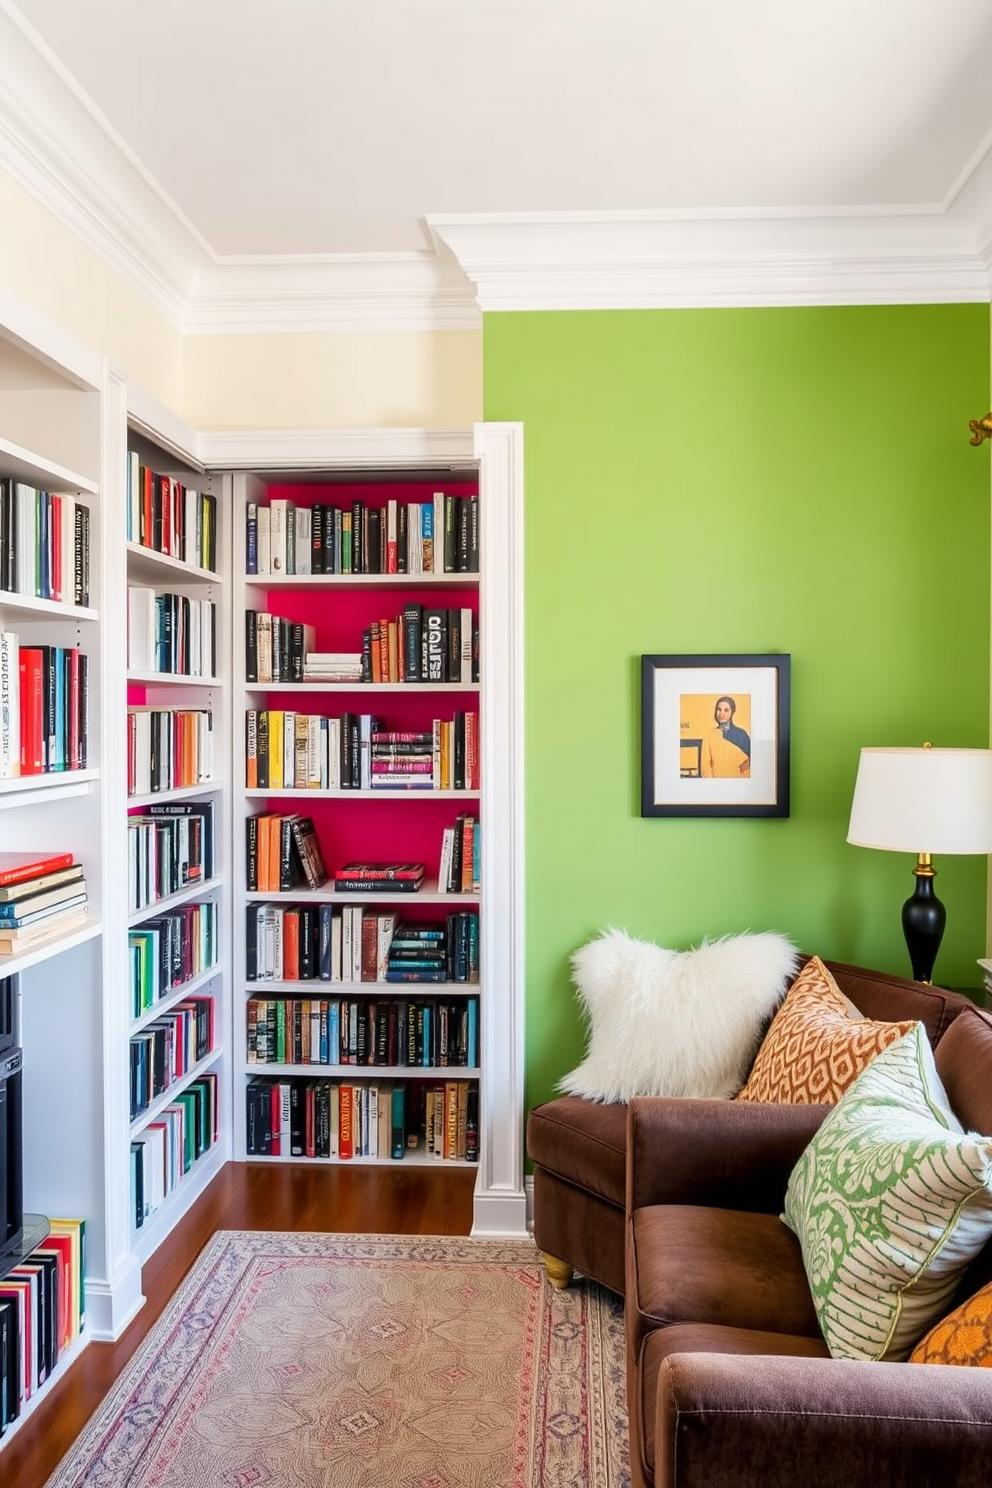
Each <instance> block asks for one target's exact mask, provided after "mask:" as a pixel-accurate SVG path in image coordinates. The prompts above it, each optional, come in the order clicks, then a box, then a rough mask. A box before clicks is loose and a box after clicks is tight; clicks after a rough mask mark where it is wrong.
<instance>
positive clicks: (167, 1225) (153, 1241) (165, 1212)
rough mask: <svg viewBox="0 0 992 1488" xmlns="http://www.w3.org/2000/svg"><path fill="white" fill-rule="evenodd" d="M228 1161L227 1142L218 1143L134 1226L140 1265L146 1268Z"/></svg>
mask: <svg viewBox="0 0 992 1488" xmlns="http://www.w3.org/2000/svg"><path fill="white" fill-rule="evenodd" d="M226 1161H227V1151H226V1148H225V1146H224V1143H223V1142H222V1141H217V1142H215V1143H214V1144H213V1146H211V1147H208V1148H207V1149H206V1151H205V1152H202V1153H201V1154H200V1156H199V1157H198V1158H197V1159H196V1161H195V1162H194V1163H193V1166H192V1167H191V1168H190V1170H189V1172H188V1173H184V1174H183V1175H182V1177H181V1178H180V1180H179V1182H178V1183H177V1184H176V1186H175V1188H173V1189H172V1190H171V1191H170V1192H169V1193H167V1194H166V1196H165V1198H164V1200H163V1201H162V1203H161V1204H160V1205H159V1207H158V1208H157V1209H155V1210H153V1212H152V1213H151V1214H149V1215H148V1216H147V1218H146V1219H145V1222H144V1224H143V1225H141V1227H140V1228H139V1229H136V1228H135V1227H134V1224H133V1223H132V1225H131V1232H130V1248H131V1252H132V1254H133V1255H134V1257H135V1260H136V1261H137V1263H138V1264H139V1265H143V1264H144V1262H145V1261H147V1259H148V1257H149V1256H150V1255H153V1254H154V1252H155V1251H156V1250H157V1249H158V1247H159V1246H160V1245H161V1243H162V1241H163V1240H164V1239H165V1238H166V1236H167V1235H168V1234H169V1233H170V1232H171V1231H172V1230H173V1229H174V1228H175V1226H176V1225H177V1224H178V1223H179V1221H180V1219H182V1217H183V1215H184V1214H185V1213H186V1211H187V1209H189V1207H190V1205H191V1204H192V1203H193V1201H194V1200H195V1199H196V1198H198V1197H199V1195H200V1194H201V1193H203V1191H204V1189H206V1188H207V1187H208V1185H209V1184H210V1183H211V1181H212V1180H213V1179H214V1178H215V1177H216V1176H217V1174H218V1173H219V1172H220V1169H221V1168H222V1167H223V1165H224V1163H225V1162H226Z"/></svg>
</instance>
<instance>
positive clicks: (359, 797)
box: [245, 785, 482, 804]
mask: <svg viewBox="0 0 992 1488" xmlns="http://www.w3.org/2000/svg"><path fill="white" fill-rule="evenodd" d="M481 794H482V793H481V791H477V790H428V789H427V788H426V787H423V788H420V789H416V788H411V789H410V790H403V789H402V788H397V789H395V790H385V789H383V790H320V789H318V788H317V787H312V788H307V787H305V786H302V785H301V786H294V787H293V789H292V790H287V789H286V788H285V787H284V788H283V789H282V790H259V789H257V788H253V789H252V790H246V791H245V797H246V799H247V800H256V801H266V800H269V801H284V800H285V801H405V802H408V803H410V804H412V803H413V802H414V801H425V800H426V801H438V800H441V801H478V800H479V799H480V797H481Z"/></svg>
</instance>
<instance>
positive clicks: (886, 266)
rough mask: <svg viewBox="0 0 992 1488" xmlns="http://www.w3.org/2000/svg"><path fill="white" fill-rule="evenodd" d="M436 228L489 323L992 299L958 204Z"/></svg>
mask: <svg viewBox="0 0 992 1488" xmlns="http://www.w3.org/2000/svg"><path fill="white" fill-rule="evenodd" d="M990 215H992V214H990ZM427 223H428V226H429V228H430V231H431V233H432V234H433V236H434V237H435V239H436V240H437V241H438V242H439V243H441V244H443V245H444V246H445V247H446V248H447V249H448V250H449V251H450V252H451V253H452V254H453V256H454V257H455V258H456V259H457V260H458V262H459V263H460V264H461V266H462V268H463V269H464V271H465V273H466V274H467V275H468V277H469V279H470V280H471V281H472V283H473V284H474V285H475V287H476V292H477V297H478V301H479V305H480V308H481V309H482V310H483V312H486V311H493V310H593V309H596V310H615V309H622V310H626V309H669V308H705V307H726V306H773V305H834V304H847V305H858V304H865V305H872V304H891V303H905V304H915V303H940V302H946V301H954V302H961V301H979V302H988V300H989V298H990V277H989V263H988V257H987V254H986V253H985V252H983V251H982V249H981V248H980V246H979V243H978V240H977V238H976V234H975V232H974V230H973V227H972V225H971V222H970V220H969V218H968V217H966V215H965V213H964V211H963V210H960V209H958V207H957V204H955V208H954V209H952V210H950V211H947V212H942V211H940V210H935V211H933V212H930V211H927V212H922V211H921V212H899V213H896V212H893V213H888V212H886V213H881V212H878V213H870V212H865V213H864V214H861V215H858V214H856V213H853V212H843V213H836V214H829V213H822V212H818V213H810V214H807V215H799V214H794V215H786V214H778V215H775V214H768V213H762V214H755V215H753V216H744V215H735V216H728V215H725V216H720V215H718V214H706V215H705V216H703V215H697V216H695V217H692V216H689V215H687V214H681V213H678V214H677V213H663V212H643V213H620V214H599V213H592V214H588V215H586V216H579V215H578V214H574V213H568V214H557V213H549V214H545V215H537V214H526V215H521V216H508V215H505V214H501V215H499V216H495V215H479V214H473V215H465V216H457V215H444V216H439V215H431V216H429V217H428V218H427Z"/></svg>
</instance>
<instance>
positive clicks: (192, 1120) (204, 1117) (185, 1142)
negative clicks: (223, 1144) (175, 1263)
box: [131, 1070, 218, 1229]
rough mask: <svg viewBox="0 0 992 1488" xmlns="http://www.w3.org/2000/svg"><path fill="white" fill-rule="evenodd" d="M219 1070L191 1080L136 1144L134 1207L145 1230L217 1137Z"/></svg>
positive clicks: (143, 1130) (137, 1221) (133, 1149)
mask: <svg viewBox="0 0 992 1488" xmlns="http://www.w3.org/2000/svg"><path fill="white" fill-rule="evenodd" d="M217 1096H218V1091H217V1075H216V1073H215V1072H214V1071H213V1070H210V1071H208V1072H207V1073H206V1074H204V1075H201V1076H200V1077H199V1078H198V1079H196V1080H193V1081H191V1082H190V1084H189V1085H187V1086H186V1088H185V1090H181V1091H180V1092H179V1093H178V1095H176V1097H175V1099H174V1100H172V1101H170V1103H169V1104H168V1105H167V1106H165V1107H164V1109H163V1110H161V1111H159V1112H158V1113H157V1115H156V1117H155V1119H154V1120H153V1121H149V1122H148V1123H147V1124H146V1125H145V1126H143V1127H142V1128H141V1131H140V1132H139V1133H138V1135H137V1136H136V1137H135V1138H134V1140H133V1141H132V1143H131V1212H132V1215H133V1218H134V1224H135V1228H136V1229H140V1228H141V1226H142V1225H143V1224H144V1223H145V1221H146V1220H147V1219H149V1218H150V1216H151V1215H153V1214H154V1212H155V1210H156V1209H158V1208H159V1207H160V1206H161V1205H162V1204H164V1202H165V1200H166V1199H167V1198H168V1196H169V1194H170V1193H171V1192H172V1191H173V1189H174V1188H175V1187H176V1186H177V1185H178V1184H179V1182H180V1181H181V1180H182V1178H183V1177H184V1175H185V1174H186V1173H188V1172H189V1171H190V1169H191V1168H192V1166H193V1164H194V1163H195V1162H196V1160H197V1158H199V1157H202V1156H203V1154H204V1153H205V1152H206V1151H207V1150H208V1149H209V1148H210V1147H212V1146H213V1145H214V1143H215V1142H216V1141H217V1133H218V1128H217V1121H218V1099H217Z"/></svg>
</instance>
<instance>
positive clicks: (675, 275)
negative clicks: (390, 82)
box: [0, 0, 992, 335]
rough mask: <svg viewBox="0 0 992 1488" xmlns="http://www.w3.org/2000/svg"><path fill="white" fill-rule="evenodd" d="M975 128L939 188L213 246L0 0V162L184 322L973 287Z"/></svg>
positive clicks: (443, 219) (978, 225)
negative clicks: (334, 241)
mask: <svg viewBox="0 0 992 1488" xmlns="http://www.w3.org/2000/svg"><path fill="white" fill-rule="evenodd" d="M985 143H986V142H983V145H982V147H980V148H979V149H978V150H977V151H976V154H975V156H974V157H973V158H972V160H970V161H969V162H968V163H967V166H966V168H965V169H964V170H963V171H962V173H961V175H960V176H959V177H958V179H957V180H956V181H955V182H954V183H953V185H952V187H951V189H950V191H949V192H948V193H947V194H946V196H945V198H944V200H943V201H939V202H931V203H922V204H911V205H902V206H886V207H883V206H872V205H868V206H864V207H845V208H839V209H832V210H826V209H820V210H818V209H815V208H813V209H809V210H808V211H803V212H790V211H786V210H784V209H783V210H768V209H740V210H736V211H715V210H711V211H669V212H653V213H652V212H614V213H602V212H598V213H597V212H586V213H581V212H572V213H557V214H540V213H525V214H498V215H494V214H467V215H461V214H455V215H446V214H436V215H429V216H428V217H426V218H425V224H426V226H427V228H428V230H429V233H430V236H431V238H432V240H433V247H434V250H435V251H434V252H431V251H427V252H410V253H379V254H368V255H362V254H326V255H316V254H315V255H286V256H270V257H265V256H242V257H235V256H223V255H220V254H218V253H216V252H215V251H214V249H213V248H212V247H211V246H210V244H208V243H207V242H206V241H205V240H204V239H203V237H202V235H201V234H200V233H199V232H198V231H197V230H196V228H195V227H194V226H193V224H192V223H191V222H190V221H189V220H188V219H187V218H186V217H185V215H184V214H183V212H182V211H181V210H180V208H179V207H178V206H177V204H176V203H175V202H174V201H173V200H172V199H171V198H170V197H169V196H168V194H167V193H166V192H165V191H164V190H163V189H162V187H161V186H160V185H159V183H158V182H157V181H156V180H155V179H154V177H153V176H152V175H151V174H150V172H149V171H148V170H147V168H146V167H145V166H144V165H143V163H142V162H141V161H140V160H139V159H138V158H137V157H136V156H135V155H134V153H133V152H132V151H131V150H130V149H129V147H128V146H127V145H126V143H125V142H124V140H123V139H122V138H121V137H120V136H119V135H118V134H117V132H116V131H115V130H114V129H113V128H112V126H111V125H110V123H109V122H108V120H107V119H106V118H105V117H104V116H103V115H102V114H101V113H100V111H99V110H98V109H97V108H96V107H95V106H94V104H93V103H92V101H91V100H90V99H89V98H88V97H87V95H86V94H85V93H84V92H83V90H82V89H81V88H80V86H79V84H78V83H77V82H76V81H75V79H74V78H73V77H72V76H71V75H70V74H69V73H68V72H67V71H66V69H65V68H64V67H63V66H62V64H61V63H60V62H59V60H58V59H57V58H56V57H55V56H54V54H53V53H52V52H51V51H50V50H49V49H48V47H47V46H46V45H45V43H44V42H43V41H42V40H41V38H40V37H39V36H38V34H37V33H36V32H35V31H34V30H33V29H32V28H31V27H30V26H29V25H28V23H27V22H26V21H25V20H24V18H23V17H22V16H21V15H20V13H19V11H17V9H16V6H15V5H13V4H12V3H11V0H0V169H3V170H5V171H7V172H8V174H9V175H10V176H11V177H12V178H13V179H14V180H15V181H16V182H17V183H18V184H19V185H20V186H21V187H22V188H23V189H24V190H25V191H26V192H28V194H29V195H30V196H32V197H33V198H34V199H35V200H37V201H38V202H40V203H41V204H42V205H43V206H44V207H45V208H46V209H47V210H48V211H49V212H51V214H52V215H53V216H54V217H55V218H56V220H57V221H58V222H60V223H62V224H63V225H64V226H65V227H67V228H68V229H69V230H70V232H72V233H73V234H74V235H75V236H76V237H77V238H78V239H79V240H80V241H81V242H82V243H83V244H84V245H85V246H86V247H87V248H89V249H90V251H91V252H93V253H95V254H96V255H97V256H98V257H99V258H100V259H101V260H102V261H103V262H105V263H107V264H109V265H110V267H111V268H112V269H113V270H114V272H115V273H117V274H118V275H119V276H120V277H121V278H122V279H123V280H124V282H125V283H126V284H128V285H129V286H130V287H131V288H132V289H134V290H135V291H136V292H137V293H138V294H140V295H141V296H142V298H143V299H145V300H147V301H148V303H149V304H150V305H152V306H153V307H154V308H155V309H156V310H157V311H158V312H159V313H160V314H161V315H162V316H163V317H164V318H165V320H166V321H167V322H168V323H169V324H170V325H171V326H173V327H174V328H175V329H176V330H178V331H180V332H182V333H185V334H189V335H264V334H276V333H282V334H285V333H289V334H292V333H299V332H325V333H334V332H341V333H346V332H374V331H440V330H477V329H478V327H479V323H480V309H481V310H564V309H571V310H582V309H650V308H657V309H661V308H670V307H671V308H675V307H685V308H689V307H719V306H733V305H752V306H763V305H816V304H824V305H834V304H852V305H854V304H890V303H904V304H917V303H940V302H943V301H987V300H988V299H989V298H990V284H992V262H990V261H992V154H990V153H989V152H988V150H987V149H985ZM983 152H984V153H983ZM473 286H474V288H473ZM476 292H477V293H476Z"/></svg>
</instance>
